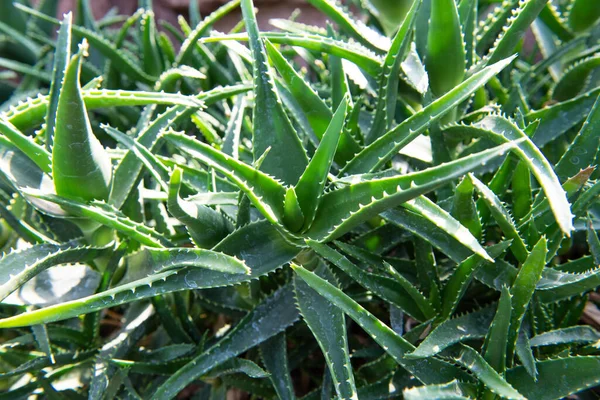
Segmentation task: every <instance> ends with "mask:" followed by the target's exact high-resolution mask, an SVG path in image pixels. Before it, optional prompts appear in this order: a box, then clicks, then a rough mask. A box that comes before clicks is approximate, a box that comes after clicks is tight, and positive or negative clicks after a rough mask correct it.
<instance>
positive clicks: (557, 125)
mask: <svg viewBox="0 0 600 400" xmlns="http://www.w3.org/2000/svg"><path fill="white" fill-rule="evenodd" d="M598 94H600V89H598V88H597V89H594V90H591V91H589V92H587V93H584V94H582V95H580V96H577V97H575V98H574V99H571V100H568V101H563V102H561V103H558V104H554V105H552V106H549V107H544V108H542V109H540V110H534V111H532V112H530V113H529V114H527V115H526V118H527V120H528V121H535V120H538V119H539V120H540V126H539V127H538V129H537V130H536V133H535V135H534V136H533V143H535V144H536V145H537V146H538V147H541V146H544V145H545V144H546V143H549V142H550V141H552V140H554V139H556V138H558V137H559V136H561V135H564V134H565V133H566V132H568V131H569V129H571V128H573V127H575V126H577V125H578V124H579V123H580V122H581V121H584V120H585V119H586V117H587V116H588V115H589V114H590V111H591V110H592V108H593V107H594V104H595V103H596V100H597V99H598Z"/></svg>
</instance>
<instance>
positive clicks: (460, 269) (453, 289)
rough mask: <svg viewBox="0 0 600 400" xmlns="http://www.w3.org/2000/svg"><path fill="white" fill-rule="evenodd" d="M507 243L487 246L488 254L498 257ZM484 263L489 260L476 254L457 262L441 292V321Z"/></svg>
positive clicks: (450, 311)
mask: <svg viewBox="0 0 600 400" xmlns="http://www.w3.org/2000/svg"><path fill="white" fill-rule="evenodd" d="M509 245H510V241H505V242H501V243H498V244H496V245H493V246H490V247H488V254H489V255H490V256H491V257H492V258H499V257H500V255H502V253H504V251H506V249H507V247H508V246H509ZM486 264H489V262H488V261H486V260H485V259H482V258H481V257H480V256H479V255H477V254H474V255H472V256H471V257H469V258H467V259H466V260H464V261H463V262H461V263H460V264H458V266H457V267H456V270H454V272H453V273H452V275H451V276H450V279H449V280H448V282H447V283H446V286H444V289H443V292H442V311H441V314H440V319H441V320H442V321H443V320H445V319H447V318H449V317H450V316H451V315H452V313H453V312H454V311H455V310H456V307H457V306H458V303H459V301H460V300H461V298H462V297H463V295H464V294H465V292H466V290H467V288H468V286H469V284H470V283H471V279H472V277H473V275H474V274H476V273H477V271H478V270H479V269H480V268H481V267H482V266H485V265H486Z"/></svg>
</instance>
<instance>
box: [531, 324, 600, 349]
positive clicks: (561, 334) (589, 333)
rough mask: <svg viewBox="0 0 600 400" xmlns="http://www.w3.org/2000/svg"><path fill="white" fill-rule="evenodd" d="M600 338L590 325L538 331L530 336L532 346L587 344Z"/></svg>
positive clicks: (599, 334)
mask: <svg viewBox="0 0 600 400" xmlns="http://www.w3.org/2000/svg"><path fill="white" fill-rule="evenodd" d="M598 340H600V333H599V332H598V331H597V330H595V329H594V328H592V327H591V326H572V327H569V328H563V329H556V330H553V331H548V332H544V333H540V334H538V335H535V336H534V337H532V338H531V340H530V342H529V343H530V344H531V346H533V347H542V346H555V345H559V344H587V343H595V342H597V341H598Z"/></svg>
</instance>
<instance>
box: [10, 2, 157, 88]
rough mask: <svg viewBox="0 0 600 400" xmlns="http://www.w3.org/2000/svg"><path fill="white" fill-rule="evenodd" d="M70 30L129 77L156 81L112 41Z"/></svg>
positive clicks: (36, 14) (33, 12) (75, 28)
mask: <svg viewBox="0 0 600 400" xmlns="http://www.w3.org/2000/svg"><path fill="white" fill-rule="evenodd" d="M16 7H17V8H19V9H20V10H22V11H24V12H26V13H27V14H29V15H31V16H32V17H34V18H39V19H41V20H43V21H48V22H51V23H53V24H55V25H59V24H60V21H59V20H57V19H56V18H52V17H49V16H47V15H45V14H42V13H40V12H38V11H36V10H34V9H32V8H29V7H26V6H23V5H21V4H16ZM72 31H73V35H75V36H77V37H78V38H83V39H86V40H87V41H89V42H90V44H91V45H92V47H93V48H94V49H96V50H98V52H100V53H102V55H104V56H105V57H106V58H108V59H110V61H111V63H112V64H113V65H114V66H115V68H118V69H119V71H121V72H123V73H124V74H126V75H128V76H129V77H130V78H131V79H133V80H135V81H140V82H143V83H146V84H152V83H154V82H155V81H156V77H153V76H151V75H148V74H147V73H146V72H144V71H143V70H142V69H141V68H140V67H139V66H138V65H137V62H136V61H134V59H133V56H132V55H131V54H127V53H126V52H125V51H123V50H119V49H117V48H116V47H115V45H114V44H113V43H111V42H110V41H109V40H107V39H106V38H104V37H103V36H101V35H100V34H98V33H96V32H94V31H91V30H89V29H86V28H82V27H79V26H77V25H73V27H72Z"/></svg>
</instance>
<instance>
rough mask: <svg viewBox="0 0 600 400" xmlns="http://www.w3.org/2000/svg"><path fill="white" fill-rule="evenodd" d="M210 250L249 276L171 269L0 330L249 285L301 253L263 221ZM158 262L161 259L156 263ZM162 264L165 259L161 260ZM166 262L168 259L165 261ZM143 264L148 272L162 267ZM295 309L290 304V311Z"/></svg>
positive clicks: (6, 323)
mask: <svg viewBox="0 0 600 400" xmlns="http://www.w3.org/2000/svg"><path fill="white" fill-rule="evenodd" d="M213 251H219V252H222V253H225V254H227V255H230V256H232V257H233V256H236V257H238V258H239V259H241V260H243V261H244V263H245V264H246V266H247V267H248V268H250V271H251V272H250V275H248V274H224V273H222V272H216V271H211V270H208V269H202V268H190V267H188V268H183V269H171V270H167V271H164V272H161V273H158V274H154V275H150V276H147V277H145V276H142V277H141V278H140V279H137V280H134V281H132V282H129V283H124V284H122V285H119V286H116V287H114V288H112V289H110V290H107V291H104V292H101V293H98V294H95V295H92V296H88V297H85V298H82V299H79V300H74V301H69V302H65V303H61V304H57V305H54V306H50V307H46V308H42V309H40V310H35V311H31V312H26V313H23V314H19V315H16V316H14V317H9V318H4V319H1V320H0V328H10V327H18V326H30V325H37V324H43V323H48V322H51V321H58V320H64V319H68V318H72V317H76V316H78V315H81V314H86V313H90V312H94V311H98V310H102V309H105V308H107V307H114V306H117V305H120V304H125V303H129V302H133V301H139V300H141V299H145V298H149V297H154V296H157V295H161V294H165V293H170V292H177V291H182V290H190V289H206V288H212V287H222V286H230V285H233V284H235V283H241V282H248V281H250V280H251V279H256V278H258V277H260V276H263V275H266V274H268V273H270V272H272V271H274V270H275V269H277V268H279V267H281V266H282V265H283V264H285V263H286V262H289V261H290V260H291V259H292V258H293V257H294V256H296V254H298V252H299V251H300V250H299V249H298V248H297V247H295V246H292V245H291V244H289V243H288V242H287V241H286V240H285V239H284V238H283V237H282V236H281V234H279V232H278V231H277V229H276V228H275V227H273V226H272V225H271V224H269V223H268V222H266V221H261V222H258V223H252V224H249V225H246V226H245V227H243V228H241V229H239V230H237V231H235V232H234V233H232V234H231V235H229V236H228V237H227V238H225V239H224V240H223V241H222V242H221V243H219V244H218V245H217V246H216V247H215V248H214V249H213ZM159 261H161V260H159ZM162 261H164V260H162ZM167 261H168V260H167ZM142 265H146V267H147V269H148V270H151V269H157V270H160V269H161V268H162V266H161V264H155V265H151V264H149V263H146V264H142ZM293 307H294V306H293V305H292V306H291V308H293Z"/></svg>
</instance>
